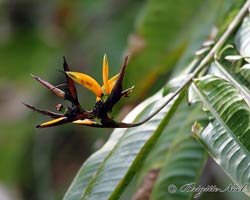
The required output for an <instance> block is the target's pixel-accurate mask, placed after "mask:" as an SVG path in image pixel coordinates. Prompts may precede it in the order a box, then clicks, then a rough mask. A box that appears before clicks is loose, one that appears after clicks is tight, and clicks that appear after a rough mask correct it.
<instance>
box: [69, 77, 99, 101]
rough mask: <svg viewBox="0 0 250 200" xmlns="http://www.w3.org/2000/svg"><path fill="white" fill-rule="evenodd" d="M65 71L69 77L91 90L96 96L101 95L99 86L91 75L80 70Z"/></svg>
mask: <svg viewBox="0 0 250 200" xmlns="http://www.w3.org/2000/svg"><path fill="white" fill-rule="evenodd" d="M66 73H67V75H68V76H69V77H70V78H71V79H73V80H74V81H75V82H77V83H79V84H81V85H82V86H83V87H86V88H87V89H89V90H90V91H92V92H93V93H94V94H95V95H96V96H97V97H101V96H102V95H103V92H102V88H101V86H100V85H99V83H97V81H96V80H95V79H93V78H92V77H91V76H89V75H87V74H83V73H80V72H66Z"/></svg>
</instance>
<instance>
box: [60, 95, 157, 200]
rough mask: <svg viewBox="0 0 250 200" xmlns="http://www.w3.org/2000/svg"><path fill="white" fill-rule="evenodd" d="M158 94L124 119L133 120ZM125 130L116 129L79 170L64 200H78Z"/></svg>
mask: <svg viewBox="0 0 250 200" xmlns="http://www.w3.org/2000/svg"><path fill="white" fill-rule="evenodd" d="M160 96H161V95H160V92H159V93H157V94H156V95H154V96H152V97H151V98H149V99H147V100H146V101H144V102H143V103H142V104H140V105H139V106H137V107H136V108H135V109H134V110H133V111H132V112H131V113H130V114H129V115H128V116H127V117H126V118H125V120H126V119H129V120H134V119H135V117H136V116H137V115H138V114H139V113H141V112H142V111H143V109H144V108H145V107H147V106H148V105H149V104H151V103H152V102H154V101H155V100H156V99H158V98H160ZM124 132H125V129H116V130H115V131H114V132H113V134H112V135H111V137H110V138H109V140H108V141H107V142H106V144H105V145H104V146H103V147H102V148H101V149H100V150H99V151H97V152H96V153H94V154H93V155H92V156H91V157H90V158H89V159H88V160H87V161H86V162H85V163H84V164H83V166H82V167H81V168H80V169H79V171H78V173H77V175H76V177H75V178H74V180H73V182H72V183H71V186H70V187H69V189H68V191H67V192H66V194H65V196H64V200H79V199H80V197H81V196H82V194H83V193H84V191H85V189H86V187H87V185H88V183H89V181H90V179H91V178H92V177H93V176H94V174H95V173H96V171H97V170H98V168H99V166H100V165H101V163H102V162H104V160H105V158H106V157H107V156H108V154H109V153H110V151H111V150H112V149H113V148H114V146H115V145H116V144H117V142H118V141H119V139H120V138H121V137H122V135H123V134H124Z"/></svg>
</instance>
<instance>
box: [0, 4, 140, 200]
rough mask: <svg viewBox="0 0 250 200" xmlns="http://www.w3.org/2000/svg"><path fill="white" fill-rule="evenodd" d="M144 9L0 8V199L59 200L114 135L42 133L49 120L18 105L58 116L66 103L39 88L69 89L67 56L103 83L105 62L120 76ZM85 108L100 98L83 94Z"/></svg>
mask: <svg viewBox="0 0 250 200" xmlns="http://www.w3.org/2000/svg"><path fill="white" fill-rule="evenodd" d="M142 3H143V1H142V0H137V1H132V0H125V1H123V0H119V1H113V0H108V1H100V0H96V1H91V0H85V1H80V0H79V1H32V0H23V1H18V0H17V1H15V0H14V1H8V0H6V1H0V60H1V65H0V69H1V70H0V92H1V94H0V109H1V116H0V127H1V128H0V199H2V198H5V197H4V194H5V196H6V195H7V194H6V193H8V196H10V199H60V198H61V197H62V195H63V194H64V193H65V191H66V189H67V187H68V186H69V184H70V182H71V180H72V178H73V177H74V175H75V173H76V172H77V170H78V169H79V167H80V166H81V165H82V163H83V161H84V160H85V159H86V158H87V157H88V156H89V155H90V154H91V153H93V152H94V151H95V150H96V149H98V148H99V147H100V146H101V145H102V144H103V142H104V141H105V140H106V139H107V137H108V135H109V133H110V132H111V130H110V129H93V128H86V127H83V126H75V125H66V126H62V127H55V128H49V129H43V130H37V129H35V125H37V124H39V123H41V122H44V121H46V120H48V118H46V117H44V116H40V115H39V114H36V113H33V112H32V111H31V110H28V109H27V108H25V107H24V106H23V105H22V104H21V101H24V102H26V103H30V104H33V105H35V106H37V107H39V108H43V109H49V110H53V111H55V105H56V104H57V103H61V99H59V98H57V97H56V96H54V95H53V94H52V93H51V92H50V91H48V90H47V89H46V88H44V87H42V86H41V85H39V84H38V83H37V82H36V81H34V80H33V79H32V78H31V77H30V76H29V74H31V73H32V74H35V75H38V76H40V77H42V78H43V79H45V80H47V81H49V82H51V83H52V84H55V85H57V84H60V83H64V75H63V74H62V73H60V72H58V71H57V70H62V61H63V60H62V56H66V58H67V61H68V63H69V64H70V66H71V69H74V70H75V71H82V72H84V73H88V74H91V76H93V77H94V78H96V79H97V80H98V82H102V81H101V80H102V79H101V75H102V74H101V73H102V57H103V55H104V53H106V54H107V56H108V58H109V64H110V74H111V75H114V74H116V73H118V71H119V69H120V66H121V64H122V54H123V52H124V49H125V47H126V44H127V38H128V35H129V33H130V32H132V30H133V26H134V18H135V15H137V14H138V11H139V8H140V7H141V5H142ZM78 93H79V96H80V97H79V98H80V102H81V104H82V105H83V106H84V107H85V108H88V109H91V108H92V106H93V104H94V100H95V96H94V95H93V94H92V93H91V92H89V91H87V90H86V89H84V88H82V87H78Z"/></svg>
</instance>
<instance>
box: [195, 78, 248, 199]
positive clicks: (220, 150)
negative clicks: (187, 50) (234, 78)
mask: <svg viewBox="0 0 250 200" xmlns="http://www.w3.org/2000/svg"><path fill="white" fill-rule="evenodd" d="M194 83H195V84H194V87H195V89H196V92H197V94H198V95H199V96H200V99H201V102H202V103H203V105H204V107H205V108H206V109H207V110H208V111H209V113H210V114H211V115H212V116H213V119H214V121H213V120H212V122H211V124H210V125H209V126H208V127H207V128H206V129H205V130H204V131H203V132H202V133H201V134H199V133H197V137H198V138H199V140H200V141H201V142H202V143H203V144H204V145H205V146H206V148H207V150H208V151H209V153H210V154H211V156H212V157H213V158H214V160H215V161H216V162H217V163H218V164H219V165H220V166H221V167H222V169H223V170H224V171H225V173H226V174H227V175H228V176H229V177H230V178H231V179H232V181H233V182H234V183H235V184H236V185H238V186H239V187H243V186H245V187H246V189H245V190H243V192H245V193H246V194H247V195H250V192H249V191H250V185H249V184H248V185H246V184H247V183H249V181H250V180H249V177H250V167H249V166H250V165H249V161H250V156H249V155H250V121H249V119H250V109H249V106H248V105H247V104H246V102H245V101H244V99H243V98H242V96H241V95H240V94H239V92H238V90H237V89H236V88H234V87H233V86H232V85H231V84H230V83H229V82H227V81H226V80H224V79H221V78H219V77H215V76H210V75H208V76H205V77H202V78H200V79H197V80H195V82H194Z"/></svg>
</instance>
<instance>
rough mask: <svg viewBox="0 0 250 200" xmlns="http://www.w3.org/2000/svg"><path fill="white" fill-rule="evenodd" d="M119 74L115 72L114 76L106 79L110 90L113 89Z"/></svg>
mask: <svg viewBox="0 0 250 200" xmlns="http://www.w3.org/2000/svg"><path fill="white" fill-rule="evenodd" d="M119 75H120V73H118V74H116V75H115V76H113V77H112V78H111V79H109V81H108V84H109V89H110V92H111V91H112V90H113V88H114V86H115V84H116V81H117V80H118V78H119Z"/></svg>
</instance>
